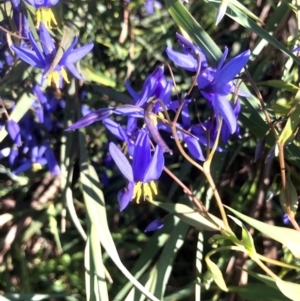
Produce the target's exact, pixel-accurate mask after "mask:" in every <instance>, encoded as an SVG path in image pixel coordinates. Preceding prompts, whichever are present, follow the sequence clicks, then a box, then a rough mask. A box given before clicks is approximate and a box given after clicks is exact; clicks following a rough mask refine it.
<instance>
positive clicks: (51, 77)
mask: <svg viewBox="0 0 300 301" xmlns="http://www.w3.org/2000/svg"><path fill="white" fill-rule="evenodd" d="M60 75H61V76H62V77H63V79H64V80H65V81H66V82H67V83H68V84H69V83H70V81H69V79H68V75H67V72H66V70H65V69H61V70H60V71H51V72H49V73H48V74H47V80H48V86H51V82H53V83H54V84H55V86H56V88H57V89H58V88H59V78H60Z"/></svg>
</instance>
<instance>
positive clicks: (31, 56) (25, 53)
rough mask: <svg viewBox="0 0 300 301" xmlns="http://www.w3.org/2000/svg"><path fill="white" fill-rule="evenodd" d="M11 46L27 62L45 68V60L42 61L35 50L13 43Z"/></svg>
mask: <svg viewBox="0 0 300 301" xmlns="http://www.w3.org/2000/svg"><path fill="white" fill-rule="evenodd" d="M10 48H11V49H12V50H13V51H14V52H15V54H16V55H17V56H18V57H19V58H20V59H21V60H22V61H24V62H26V63H27V64H29V65H31V66H33V67H36V68H40V69H43V68H44V62H43V61H40V59H39V57H38V56H37V54H36V53H35V52H34V51H33V50H30V49H26V48H22V47H19V46H15V45H12V46H11V47H10Z"/></svg>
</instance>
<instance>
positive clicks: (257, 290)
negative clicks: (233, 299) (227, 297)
mask: <svg viewBox="0 0 300 301" xmlns="http://www.w3.org/2000/svg"><path fill="white" fill-rule="evenodd" d="M229 291H230V292H235V293H238V294H239V295H240V296H241V297H242V298H243V299H246V300H247V301H258V300H263V301H288V300H289V299H287V298H286V297H285V296H283V295H282V293H281V292H280V291H279V290H278V289H276V288H273V287H270V286H267V285H266V284H260V283H249V284H247V285H243V286H230V287H229Z"/></svg>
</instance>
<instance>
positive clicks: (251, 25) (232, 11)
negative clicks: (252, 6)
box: [209, 0, 300, 64]
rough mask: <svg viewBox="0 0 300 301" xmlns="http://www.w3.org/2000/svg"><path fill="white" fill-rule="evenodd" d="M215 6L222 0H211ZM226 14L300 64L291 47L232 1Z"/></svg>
mask: <svg viewBox="0 0 300 301" xmlns="http://www.w3.org/2000/svg"><path fill="white" fill-rule="evenodd" d="M209 2H210V3H212V5H214V6H216V7H217V6H218V5H219V3H220V1H216V0H214V1H209ZM226 14H227V15H228V16H229V17H230V18H231V19H233V20H234V21H236V22H237V23H238V24H240V25H242V26H244V27H245V28H248V29H250V30H251V31H253V32H255V33H256V34H257V35H258V36H260V37H261V38H262V39H264V40H265V41H267V42H268V43H269V44H271V45H273V46H274V47H276V48H278V49H279V50H280V51H282V52H283V53H285V54H286V55H288V56H289V57H291V58H292V59H293V60H294V61H295V62H296V63H297V64H300V59H299V58H298V57H297V56H295V55H294V54H293V53H292V52H291V51H290V50H289V49H287V48H286V47H285V46H284V45H283V44H282V43H280V42H279V41H278V40H277V39H275V38H274V37H273V36H272V35H270V34H269V33H268V32H267V31H266V30H265V29H263V28H262V27H260V26H259V25H258V24H256V23H255V22H254V21H252V20H251V19H249V18H248V16H246V15H245V14H244V13H242V12H241V11H240V10H239V9H238V8H237V7H236V6H234V5H233V4H232V3H229V5H228V8H227V12H226Z"/></svg>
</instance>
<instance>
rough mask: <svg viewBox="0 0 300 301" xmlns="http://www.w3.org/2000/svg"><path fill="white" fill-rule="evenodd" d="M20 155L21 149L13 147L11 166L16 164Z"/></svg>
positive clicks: (10, 158)
mask: <svg viewBox="0 0 300 301" xmlns="http://www.w3.org/2000/svg"><path fill="white" fill-rule="evenodd" d="M18 155H19V149H18V148H16V147H12V149H11V152H10V154H9V164H10V166H12V165H14V164H15V163H16V160H17V158H18Z"/></svg>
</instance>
